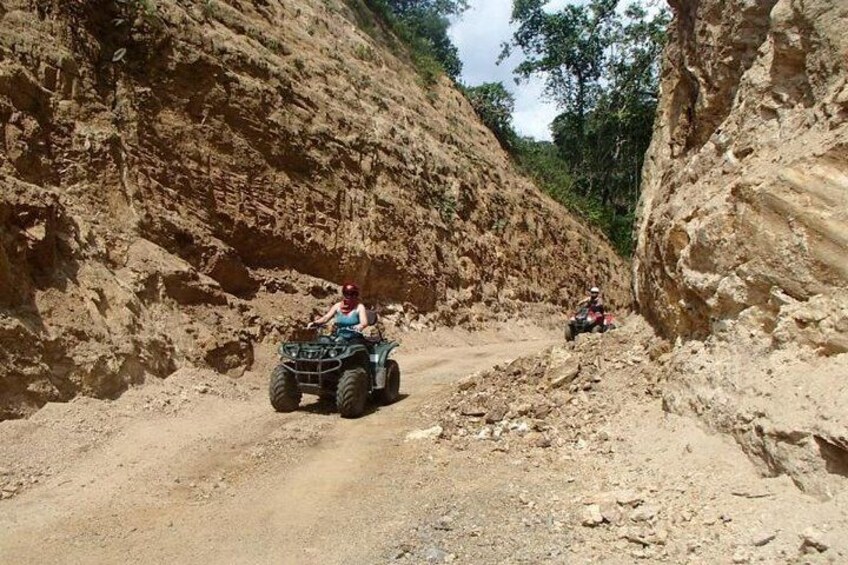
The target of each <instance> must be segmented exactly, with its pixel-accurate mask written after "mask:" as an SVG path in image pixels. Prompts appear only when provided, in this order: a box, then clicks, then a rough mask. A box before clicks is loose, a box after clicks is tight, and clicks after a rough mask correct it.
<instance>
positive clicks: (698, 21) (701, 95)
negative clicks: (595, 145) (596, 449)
mask: <svg viewBox="0 0 848 565" xmlns="http://www.w3.org/2000/svg"><path fill="white" fill-rule="evenodd" d="M670 3H671V5H672V8H673V9H674V12H675V19H674V23H673V25H672V29H671V37H670V42H669V45H668V47H667V49H666V57H665V63H664V70H663V80H662V92H661V101H660V107H659V114H658V117H657V122H656V126H655V135H654V139H653V142H652V145H651V148H650V150H649V153H648V156H647V159H646V164H645V169H644V185H643V191H644V192H643V199H642V202H641V210H640V215H639V225H638V242H637V251H636V257H635V260H634V267H633V268H634V290H635V296H636V299H637V301H638V303H639V306H640V309H641V311H642V312H643V313H644V315H645V316H646V317H648V318H649V319H650V321H651V322H652V324H653V325H654V326H655V327H656V328H657V329H658V330H659V331H660V333H662V334H663V335H664V336H666V337H669V338H672V339H677V340H678V345H679V346H678V347H677V348H676V349H675V350H674V352H672V353H670V354H669V359H668V360H667V363H668V364H667V366H666V367H667V369H668V370H667V372H666V373H665V378H667V380H668V383H667V384H666V385H665V387H664V393H663V394H664V402H665V407H666V409H667V410H669V411H671V412H675V413H679V414H686V415H691V416H695V417H697V418H699V419H700V420H701V421H702V422H703V423H705V424H706V425H707V426H708V427H709V428H711V429H713V430H716V431H720V432H724V433H727V434H729V435H731V436H732V437H734V438H735V439H736V440H737V442H738V443H739V445H740V446H741V447H742V448H743V449H744V450H745V451H746V452H747V453H748V454H749V455H750V456H751V457H752V458H753V459H754V460H755V461H756V462H757V463H758V465H759V466H760V468H761V469H762V472H763V474H764V475H767V476H777V475H784V474H785V475H788V476H790V477H791V478H792V479H793V481H794V482H795V484H796V485H797V486H798V487H799V488H801V489H803V490H804V491H806V492H809V493H811V494H815V495H818V496H822V497H829V496H833V495H835V494H836V493H838V492H839V491H840V490H842V489H844V488H845V486H846V483H848V481H846V477H848V419H846V411H845V409H844V406H845V402H846V397H845V393H846V391H848V388H846V376H848V353H847V352H848V68H846V67H848V34H846V33H845V31H846V22H848V1H846V0H803V1H801V0H768V1H761V2H751V1H747V0H700V1H697V0H691V1H685V0H678V1H674V2H670ZM693 338H694V339H693ZM687 341H688V343H685V342H687Z"/></svg>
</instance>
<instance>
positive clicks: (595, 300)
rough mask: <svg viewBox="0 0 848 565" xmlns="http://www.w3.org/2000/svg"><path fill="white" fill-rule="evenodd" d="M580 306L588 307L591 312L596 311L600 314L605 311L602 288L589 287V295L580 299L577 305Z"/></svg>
mask: <svg viewBox="0 0 848 565" xmlns="http://www.w3.org/2000/svg"><path fill="white" fill-rule="evenodd" d="M577 307H578V308H583V307H586V308H588V309H589V311H590V312H596V313H598V314H603V313H604V299H603V298H601V289H599V288H598V287H596V286H593V287H592V288H590V289H589V296H587V297H586V298H584V299H583V300H581V301H580V303H579V304H578V305H577Z"/></svg>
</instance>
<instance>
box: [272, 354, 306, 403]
mask: <svg viewBox="0 0 848 565" xmlns="http://www.w3.org/2000/svg"><path fill="white" fill-rule="evenodd" d="M268 395H269V396H270V397H271V406H273V407H274V410H276V411H277V412H294V411H295V410H297V407H298V406H300V399H301V397H302V394H301V392H300V389H299V388H298V386H297V379H296V378H295V376H294V375H293V374H292V373H291V371H289V370H288V369H286V368H285V367H284V366H282V365H279V366H278V367H277V368H276V369H274V372H273V373H271V383H270V385H269V386H268Z"/></svg>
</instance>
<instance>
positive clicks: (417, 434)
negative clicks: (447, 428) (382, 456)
mask: <svg viewBox="0 0 848 565" xmlns="http://www.w3.org/2000/svg"><path fill="white" fill-rule="evenodd" d="M443 432H444V429H443V428H442V426H433V427H432V428H427V429H424V430H414V431H411V432H409V433H408V434H406V439H407V441H420V440H434V439H438V438H439V437H440V436H441V435H442V433H443Z"/></svg>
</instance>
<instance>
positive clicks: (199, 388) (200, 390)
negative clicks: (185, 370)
mask: <svg viewBox="0 0 848 565" xmlns="http://www.w3.org/2000/svg"><path fill="white" fill-rule="evenodd" d="M194 390H195V391H197V392H198V393H200V394H206V393H207V392H209V387H208V386H207V385H204V384H200V385H194Z"/></svg>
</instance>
